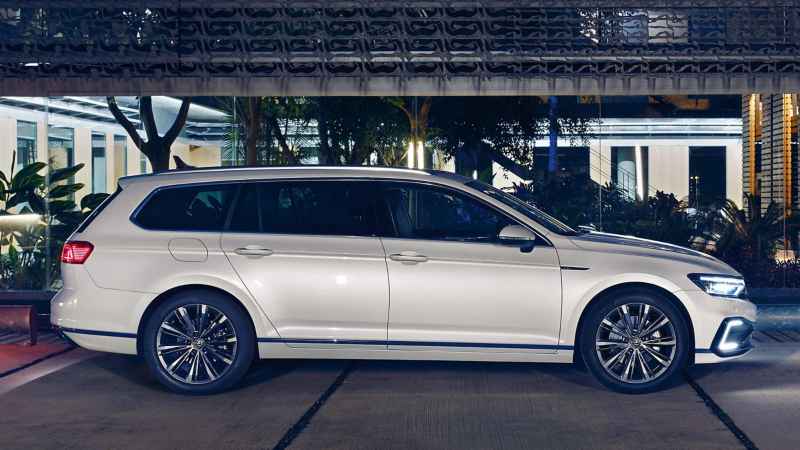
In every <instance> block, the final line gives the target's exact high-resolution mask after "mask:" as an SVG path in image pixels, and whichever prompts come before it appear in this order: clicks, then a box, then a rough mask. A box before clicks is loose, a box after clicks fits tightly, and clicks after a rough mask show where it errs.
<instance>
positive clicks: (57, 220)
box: [0, 161, 108, 289]
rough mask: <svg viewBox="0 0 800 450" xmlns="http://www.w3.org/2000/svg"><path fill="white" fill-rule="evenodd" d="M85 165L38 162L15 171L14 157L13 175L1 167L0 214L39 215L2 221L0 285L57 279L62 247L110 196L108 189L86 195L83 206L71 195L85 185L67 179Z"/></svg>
mask: <svg viewBox="0 0 800 450" xmlns="http://www.w3.org/2000/svg"><path fill="white" fill-rule="evenodd" d="M83 166H84V165H83V164H78V165H76V166H73V167H67V168H63V169H53V168H52V167H50V168H48V166H47V165H46V164H45V163H41V162H35V163H32V164H30V165H28V166H25V167H23V168H22V169H20V171H19V172H17V173H16V174H15V173H14V167H15V164H14V162H13V161H12V165H11V171H10V172H8V176H6V174H5V173H4V172H2V171H0V203H2V205H0V215H3V216H14V215H19V214H35V215H38V216H39V218H38V220H33V221H20V220H4V221H2V222H0V246H2V249H3V252H4V253H3V254H2V255H0V288H2V289H49V288H52V287H53V284H52V282H55V281H57V280H58V278H59V275H60V267H61V258H60V253H61V246H62V245H63V243H64V242H65V241H66V240H67V238H69V236H70V235H71V234H72V232H73V231H74V230H75V228H77V226H78V225H79V224H80V223H81V222H82V221H83V220H84V219H85V218H86V216H87V215H88V214H89V213H91V211H92V210H94V209H95V208H97V206H99V205H100V203H102V202H103V200H105V199H106V197H108V194H89V195H86V196H85V197H83V198H82V199H81V205H80V207H78V205H76V204H75V202H74V201H73V200H72V199H71V198H70V197H71V196H72V195H73V194H74V193H76V192H78V191H79V190H80V189H81V188H83V186H84V185H83V184H81V183H68V181H69V180H70V179H71V178H72V177H73V176H75V174H76V173H77V172H78V171H79V170H81V169H82V168H83ZM45 168H48V170H50V174H49V175H50V176H49V178H50V180H49V181H50V182H49V184H48V182H47V178H46V176H45V175H42V174H41V173H40V172H41V171H42V170H44V169H45ZM15 210H16V211H15ZM48 229H49V230H48ZM48 231H49V237H50V239H49V242H48V240H47V235H48ZM48 272H49V278H50V279H51V280H52V282H51V285H50V286H46V280H47V278H48Z"/></svg>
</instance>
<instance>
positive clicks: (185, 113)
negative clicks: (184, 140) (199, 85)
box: [164, 97, 192, 147]
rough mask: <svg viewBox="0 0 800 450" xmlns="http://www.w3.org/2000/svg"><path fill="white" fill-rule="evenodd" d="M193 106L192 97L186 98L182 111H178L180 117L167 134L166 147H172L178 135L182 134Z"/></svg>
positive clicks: (176, 118) (165, 137)
mask: <svg viewBox="0 0 800 450" xmlns="http://www.w3.org/2000/svg"><path fill="white" fill-rule="evenodd" d="M191 104H192V97H185V98H184V99H183V103H181V109H179V110H178V116H177V117H175V122H174V123H173V124H172V127H170V129H169V131H167V134H165V135H164V145H166V146H167V147H169V146H171V145H172V143H173V142H175V139H177V138H178V135H179V134H180V133H181V130H182V129H183V126H184V125H185V124H186V118H187V117H189V106H191Z"/></svg>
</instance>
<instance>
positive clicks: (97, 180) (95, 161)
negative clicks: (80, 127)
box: [92, 133, 106, 194]
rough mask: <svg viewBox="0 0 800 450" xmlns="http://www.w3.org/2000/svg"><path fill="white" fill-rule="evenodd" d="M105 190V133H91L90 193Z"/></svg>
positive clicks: (98, 192) (99, 192)
mask: <svg viewBox="0 0 800 450" xmlns="http://www.w3.org/2000/svg"><path fill="white" fill-rule="evenodd" d="M105 192H106V135H105V134H102V133H92V194H101V193H105Z"/></svg>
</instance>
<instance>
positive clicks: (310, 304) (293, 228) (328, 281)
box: [222, 181, 389, 348]
mask: <svg viewBox="0 0 800 450" xmlns="http://www.w3.org/2000/svg"><path fill="white" fill-rule="evenodd" d="M366 184H367V182H358V181H291V182H284V181H274V182H261V183H243V184H242V188H241V190H240V192H239V195H238V199H237V203H236V205H235V207H234V211H233V214H232V215H231V219H230V223H229V225H228V227H227V230H226V231H225V232H224V233H223V234H222V248H223V250H224V251H225V254H226V255H227V257H228V259H229V260H230V262H231V264H233V267H234V268H235V269H236V271H237V273H238V274H239V276H240V277H241V279H242V282H243V283H244V284H245V285H246V286H247V288H248V289H249V290H250V292H251V294H252V295H253V297H255V299H256V301H257V302H258V303H259V305H261V307H262V308H263V310H264V312H265V313H266V315H267V317H268V318H269V320H270V321H271V322H272V325H274V326H275V329H276V330H277V331H278V333H279V334H280V336H281V338H282V339H283V341H284V342H286V344H287V345H290V346H296V347H337V348H338V347H364V346H367V347H372V348H375V347H379V348H386V323H387V315H388V312H389V285H388V279H387V274H386V263H385V259H384V253H383V247H382V246H381V241H380V238H379V237H377V235H376V234H377V233H375V232H374V230H375V225H374V211H373V207H372V206H371V197H369V198H367V197H366V196H365V193H368V189H366ZM367 211H369V214H368V213H367Z"/></svg>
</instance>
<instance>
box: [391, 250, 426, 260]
mask: <svg viewBox="0 0 800 450" xmlns="http://www.w3.org/2000/svg"><path fill="white" fill-rule="evenodd" d="M389 259H391V260H392V261H401V262H425V261H427V260H429V259H430V258H428V257H427V256H425V255H420V254H419V253H414V252H403V253H395V254H394V255H389Z"/></svg>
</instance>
